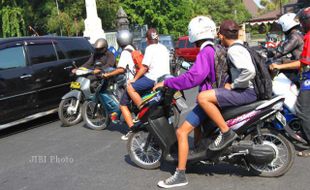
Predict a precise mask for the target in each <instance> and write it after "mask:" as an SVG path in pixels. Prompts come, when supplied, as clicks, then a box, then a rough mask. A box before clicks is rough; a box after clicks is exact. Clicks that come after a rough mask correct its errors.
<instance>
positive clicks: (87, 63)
mask: <svg viewBox="0 0 310 190" xmlns="http://www.w3.org/2000/svg"><path fill="white" fill-rule="evenodd" d="M92 64H94V54H92V55H91V56H90V57H89V59H88V60H87V61H86V62H85V63H84V64H83V65H81V67H85V68H89V67H90V66H91V65H92Z"/></svg>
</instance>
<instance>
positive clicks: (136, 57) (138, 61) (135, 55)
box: [124, 49, 143, 75]
mask: <svg viewBox="0 0 310 190" xmlns="http://www.w3.org/2000/svg"><path fill="white" fill-rule="evenodd" d="M124 50H126V51H128V52H129V53H130V54H131V57H132V60H133V63H134V64H135V73H132V74H133V75H134V74H136V73H138V71H139V70H140V69H141V68H142V60H143V54H142V53H141V51H139V50H131V49H124Z"/></svg>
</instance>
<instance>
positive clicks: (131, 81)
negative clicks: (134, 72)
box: [127, 79, 136, 84]
mask: <svg viewBox="0 0 310 190" xmlns="http://www.w3.org/2000/svg"><path fill="white" fill-rule="evenodd" d="M135 82H136V80H135V79H131V80H128V82H127V83H128V84H131V83H135Z"/></svg>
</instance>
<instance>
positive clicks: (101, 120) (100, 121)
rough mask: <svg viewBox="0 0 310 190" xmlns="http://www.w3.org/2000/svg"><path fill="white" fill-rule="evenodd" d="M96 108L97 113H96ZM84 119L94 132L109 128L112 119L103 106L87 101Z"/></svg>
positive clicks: (84, 105) (84, 107)
mask: <svg viewBox="0 0 310 190" xmlns="http://www.w3.org/2000/svg"><path fill="white" fill-rule="evenodd" d="M95 106H97V111H96V112H95V111H94V109H95ZM82 110H83V111H82V115H83V119H84V121H85V123H86V125H87V127H89V128H91V129H94V130H103V129H105V128H107V127H108V126H109V123H110V118H109V114H108V112H107V110H106V109H105V107H104V106H103V105H101V104H96V103H95V102H93V101H86V102H85V103H84V104H83V109H82Z"/></svg>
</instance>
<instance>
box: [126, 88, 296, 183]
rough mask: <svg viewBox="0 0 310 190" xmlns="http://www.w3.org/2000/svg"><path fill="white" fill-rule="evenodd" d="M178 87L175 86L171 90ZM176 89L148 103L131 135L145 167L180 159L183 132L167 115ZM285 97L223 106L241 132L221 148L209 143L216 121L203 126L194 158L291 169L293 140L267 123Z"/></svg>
mask: <svg viewBox="0 0 310 190" xmlns="http://www.w3.org/2000/svg"><path fill="white" fill-rule="evenodd" d="M171 91H172V92H171ZM173 92H174V91H173V90H172V89H168V90H163V89H161V90H160V91H159V92H158V94H157V96H156V99H157V101H156V103H153V104H150V105H149V106H148V107H147V108H145V109H147V111H146V113H145V114H144V118H143V119H142V120H143V121H144V122H143V124H142V125H140V127H139V128H136V129H134V131H133V134H132V135H131V136H130V137H129V139H128V144H127V149H128V154H129V156H130V159H131V160H132V161H133V162H134V163H135V164H136V165H137V166H139V167H141V168H143V169H155V168H158V167H159V166H160V164H161V162H162V161H168V162H173V163H174V162H177V160H178V156H177V137H176V133H175V128H174V127H173V126H172V125H170V124H169V122H168V120H167V112H166V111H165V110H168V109H169V107H170V106H171V100H172V97H173V96H174V93H173ZM283 103H284V97H281V96H278V97H275V98H273V99H271V100H269V101H258V102H255V103H252V104H249V105H245V106H240V107H232V108H227V109H224V110H222V115H223V117H224V119H225V120H226V122H227V124H228V126H229V127H230V128H231V129H232V130H234V131H235V132H236V133H237V134H238V136H239V138H238V139H237V140H235V141H234V142H233V143H232V144H231V145H229V146H228V147H227V148H225V149H223V150H221V151H211V150H209V149H208V146H209V145H210V144H211V143H212V141H214V140H215V138H216V137H217V136H218V134H219V130H218V128H217V127H215V126H214V124H212V122H211V121H209V122H208V124H207V125H206V126H207V127H205V128H203V129H204V130H203V139H202V141H201V142H203V143H202V144H203V147H204V148H203V149H202V150H201V151H192V150H190V151H189V152H190V154H189V156H188V162H189V163H196V162H203V163H210V164H216V163H220V162H227V163H231V164H236V165H239V166H243V167H245V168H246V169H248V170H251V171H253V172H254V173H255V174H257V175H260V176H267V177H276V176H281V175H283V174H285V173H286V172H287V171H288V170H289V169H290V168H291V166H292V164H293V162H294V147H293V145H292V144H291V143H290V142H289V141H288V140H287V139H286V138H285V137H284V136H283V135H282V134H280V133H279V132H278V131H277V130H275V129H274V128H263V126H264V124H265V123H266V122H272V121H274V120H275V117H276V115H277V113H279V112H280V111H281V110H282V107H283Z"/></svg>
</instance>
